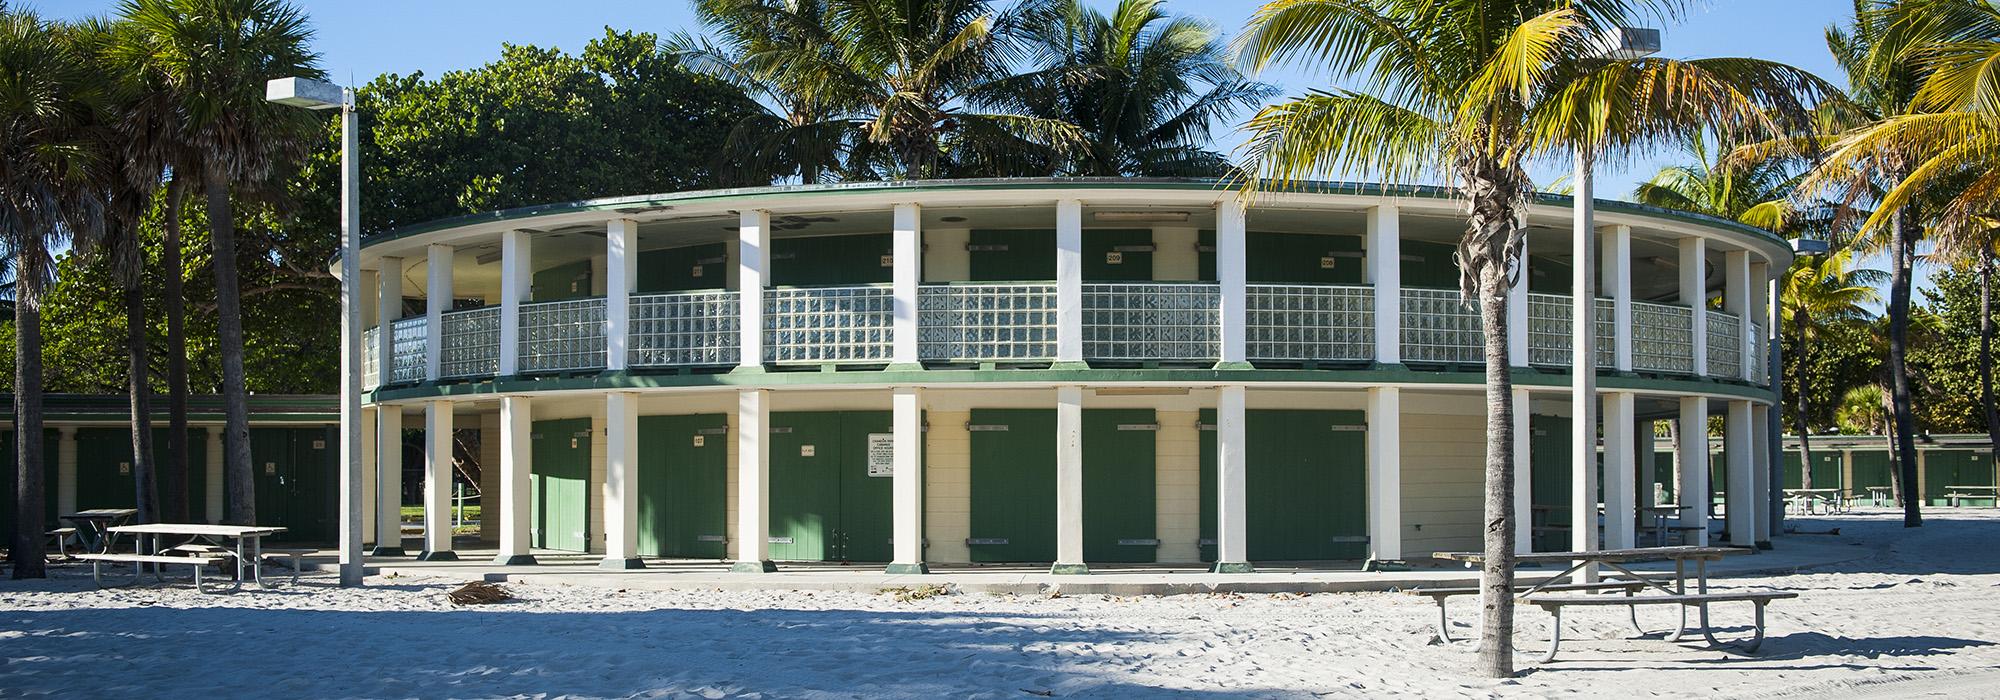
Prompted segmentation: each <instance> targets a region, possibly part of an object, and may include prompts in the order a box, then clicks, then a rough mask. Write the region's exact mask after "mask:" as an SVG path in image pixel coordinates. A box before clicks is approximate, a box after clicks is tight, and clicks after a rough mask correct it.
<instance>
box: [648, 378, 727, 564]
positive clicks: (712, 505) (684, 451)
mask: <svg viewBox="0 0 2000 700" xmlns="http://www.w3.org/2000/svg"><path fill="white" fill-rule="evenodd" d="M728 430H729V420H728V417H727V416H724V415H723V414H720V413H715V414H706V415H688V416H640V417H639V486H638V491H639V533H638V535H639V543H638V544H639V554H640V555H641V556H648V557H690V558H701V559H721V558H723V557H724V556H725V547H726V546H727V543H726V542H725V541H724V537H725V535H726V534H727V533H728V532H729V529H728V526H729V523H728V512H727V507H728V497H729V487H728V479H729V431H728Z"/></svg>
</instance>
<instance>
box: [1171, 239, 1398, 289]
mask: <svg viewBox="0 0 2000 700" xmlns="http://www.w3.org/2000/svg"><path fill="white" fill-rule="evenodd" d="M1245 236H1246V237H1247V241H1246V242H1245V245H1246V246H1247V247H1248V250H1247V251H1246V253H1247V256H1248V257H1247V258H1246V259H1245V260H1244V262H1243V272H1244V277H1245V279H1246V280H1247V281H1249V282H1250V283H1251V284H1360V283H1361V282H1362V280H1363V278H1364V275H1365V272H1364V271H1363V269H1362V268H1363V267H1365V263H1366V259H1365V258H1363V257H1362V245H1361V237H1360V236H1354V235H1347V234H1320V233H1274V232H1269V231H1250V232H1247V233H1246V234H1245ZM1200 240H1201V245H1202V246H1203V247H1204V248H1205V250H1203V251H1202V252H1201V256H1200V266H1201V279H1202V280H1205V281H1211V282H1212V281H1214V280H1215V252H1214V246H1215V231H1214V230H1212V229H1204V230H1203V231H1202V232H1201V239H1200ZM1329 262H1331V263H1332V267H1328V266H1327V265H1326V263H1329Z"/></svg>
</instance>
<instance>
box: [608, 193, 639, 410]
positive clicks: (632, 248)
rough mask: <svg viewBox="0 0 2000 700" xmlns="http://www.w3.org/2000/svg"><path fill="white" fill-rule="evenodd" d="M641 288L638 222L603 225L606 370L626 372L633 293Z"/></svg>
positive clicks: (624, 220)
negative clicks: (623, 370)
mask: <svg viewBox="0 0 2000 700" xmlns="http://www.w3.org/2000/svg"><path fill="white" fill-rule="evenodd" d="M638 286H639V222H637V221H633V220H631V219H612V220H611V221H609V222H607V223H605V224H604V368H605V369H607V370H611V371H614V372H615V371H618V370H622V369H625V366H626V362H627V361H628V360H629V359H630V358H631V356H632V353H631V350H630V347H631V345H630V342H631V341H630V337H629V335H630V333H631V331H632V292H634V291H636V290H637V289H638Z"/></svg>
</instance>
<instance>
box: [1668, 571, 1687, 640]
mask: <svg viewBox="0 0 2000 700" xmlns="http://www.w3.org/2000/svg"><path fill="white" fill-rule="evenodd" d="M1674 595H1687V560H1686V559H1675V560H1674ZM1680 609H1681V622H1680V625H1678V626H1676V627H1674V633H1673V634H1670V635H1667V641H1669V642H1678V641H1680V640H1681V635H1682V634H1683V633H1685V632H1687V626H1688V609H1687V606H1685V605H1683V606H1680Z"/></svg>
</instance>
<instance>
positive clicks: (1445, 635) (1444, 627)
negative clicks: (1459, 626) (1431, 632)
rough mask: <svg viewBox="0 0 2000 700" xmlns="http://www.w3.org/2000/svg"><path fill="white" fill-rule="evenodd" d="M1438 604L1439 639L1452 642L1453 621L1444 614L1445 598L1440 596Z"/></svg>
mask: <svg viewBox="0 0 2000 700" xmlns="http://www.w3.org/2000/svg"><path fill="white" fill-rule="evenodd" d="M1437 604H1438V639H1440V640H1442V641H1444V642H1446V643H1450V642H1451V641H1452V639H1451V621H1450V620H1449V619H1448V618H1446V617H1445V614H1444V598H1443V597H1439V598H1438V599H1437Z"/></svg>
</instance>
